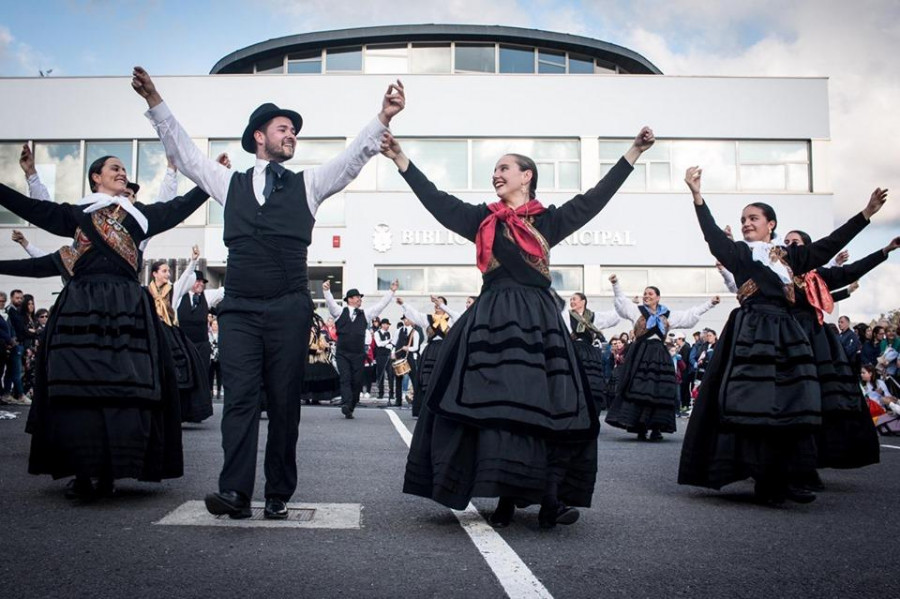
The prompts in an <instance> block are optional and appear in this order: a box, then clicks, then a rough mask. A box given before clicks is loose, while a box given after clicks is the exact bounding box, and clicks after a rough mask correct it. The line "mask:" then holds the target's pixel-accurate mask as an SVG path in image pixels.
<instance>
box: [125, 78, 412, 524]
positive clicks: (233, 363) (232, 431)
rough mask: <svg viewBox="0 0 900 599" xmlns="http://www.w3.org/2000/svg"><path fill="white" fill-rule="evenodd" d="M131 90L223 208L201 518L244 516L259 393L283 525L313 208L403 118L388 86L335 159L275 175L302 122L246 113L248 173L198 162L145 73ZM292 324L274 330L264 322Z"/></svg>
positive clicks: (265, 109)
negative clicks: (224, 265) (214, 457)
mask: <svg viewBox="0 0 900 599" xmlns="http://www.w3.org/2000/svg"><path fill="white" fill-rule="evenodd" d="M131 85H132V87H133V88H134V90H135V91H136V92H137V93H138V94H139V95H140V96H141V97H143V98H145V99H146V100H147V105H148V106H149V108H150V110H148V111H147V117H148V118H149V119H150V122H151V123H152V124H153V126H154V128H155V129H156V131H157V133H158V135H159V138H160V141H162V143H163V146H164V147H165V150H166V155H167V156H171V157H172V159H173V160H174V162H175V164H176V166H177V167H178V170H180V171H181V172H182V174H184V175H185V176H186V177H187V178H188V179H190V180H192V181H193V182H195V183H196V184H197V185H199V186H200V187H201V188H203V189H204V190H205V191H207V192H208V193H209V195H210V196H212V197H213V198H214V199H215V200H216V201H217V202H219V203H220V204H222V205H223V206H224V242H225V245H226V247H228V270H227V272H226V280H227V281H228V285H227V291H226V294H225V299H224V300H223V301H222V303H221V304H220V306H219V349H220V350H221V354H220V364H221V367H222V375H223V381H224V383H225V409H224V412H223V414H222V447H223V449H224V452H225V463H224V465H223V467H222V473H221V474H220V476H219V491H218V492H216V493H211V494H210V495H207V496H206V508H207V509H208V510H209V511H210V513H212V514H217V515H218V514H228V515H229V516H230V517H232V518H247V517H249V516H250V515H251V512H250V498H251V497H252V496H253V486H254V482H255V478H256V452H257V440H258V432H259V397H260V389H261V388H262V386H263V383H265V390H266V397H267V400H268V416H269V437H268V442H267V445H266V458H265V475H266V487H265V497H266V508H265V517H267V518H274V519H283V518H287V514H288V512H287V505H286V502H287V501H288V500H289V499H290V497H291V496H292V495H293V493H294V491H295V490H296V487H297V462H296V453H297V428H298V426H299V423H300V401H299V399H300V392H301V385H302V382H303V369H304V367H305V365H306V359H307V351H308V341H309V339H308V338H307V336H306V335H298V334H297V331H307V330H309V327H310V325H311V322H312V309H313V305H312V299H311V298H310V295H309V271H308V268H307V263H306V255H307V249H308V248H309V244H310V242H311V241H312V230H313V224H314V223H315V215H316V210H317V209H318V207H319V205H320V204H321V203H322V202H323V201H324V200H325V199H326V198H328V197H329V196H331V195H333V194H335V193H337V192H339V191H341V190H342V189H343V188H344V187H346V186H347V184H349V183H350V181H352V180H353V179H354V178H355V177H356V175H357V174H359V172H360V170H361V169H362V167H363V166H364V165H365V164H366V162H367V161H368V160H369V159H370V158H372V157H373V156H375V155H376V154H378V153H379V152H380V149H381V138H382V136H383V135H384V134H385V133H386V132H388V129H387V127H388V125H389V124H390V121H391V118H393V117H394V115H396V114H397V113H398V112H400V111H401V110H402V109H403V106H404V103H405V97H404V94H403V86H402V85H401V84H400V82H399V81H398V82H397V84H396V85H394V84H392V85H390V86H389V87H388V90H387V93H385V95H384V98H383V100H382V105H381V112H380V113H379V114H378V116H377V118H375V119H373V120H372V121H371V122H370V123H369V124H368V125H367V126H366V127H365V128H364V129H363V130H362V131H361V132H360V133H359V134H358V135H357V136H356V138H355V139H354V140H353V142H352V143H351V144H350V145H349V146H348V147H347V148H346V149H345V150H344V151H343V152H342V153H341V154H339V155H338V156H337V157H336V158H334V159H332V160H330V161H329V162H326V163H325V164H323V165H321V166H318V167H315V168H309V169H306V170H305V171H303V172H301V173H294V172H292V171H289V170H286V169H285V168H284V167H283V166H281V163H282V162H285V161H287V160H290V159H291V158H292V157H293V156H294V148H295V147H296V144H297V132H298V131H299V130H300V127H301V126H302V124H303V119H302V118H301V117H300V115H299V114H297V113H296V112H294V111H293V110H286V109H281V108H279V107H278V106H276V105H275V104H272V103H266V104H263V105H261V106H259V107H258V108H257V109H256V110H254V111H253V113H252V114H251V115H250V119H249V122H248V123H247V127H246V129H245V130H244V134H243V136H242V137H241V146H242V147H243V148H244V149H245V150H246V151H248V152H250V153H252V154H255V155H256V165H255V166H254V167H253V168H251V169H249V170H248V171H246V172H233V171H230V170H228V169H227V168H225V167H224V166H222V165H219V164H217V163H216V162H215V161H214V160H211V159H210V158H208V157H207V156H205V155H204V153H203V152H201V151H200V149H199V148H198V147H197V146H196V145H195V144H194V142H193V141H192V140H191V138H190V136H189V135H188V134H187V132H186V131H185V130H184V129H183V128H182V127H181V125H180V124H179V123H178V121H177V120H176V119H175V117H174V116H173V115H172V113H171V111H170V110H169V108H168V106H167V105H166V104H165V103H164V102H163V100H162V97H161V96H160V94H159V92H157V90H156V86H155V85H154V84H153V81H152V80H151V79H150V76H149V75H148V74H147V72H146V71H145V70H144V69H142V68H140V67H135V69H134V73H133V78H132V83H131ZM273 322H274V323H284V322H291V323H294V325H295V326H290V327H276V326H272V323H273Z"/></svg>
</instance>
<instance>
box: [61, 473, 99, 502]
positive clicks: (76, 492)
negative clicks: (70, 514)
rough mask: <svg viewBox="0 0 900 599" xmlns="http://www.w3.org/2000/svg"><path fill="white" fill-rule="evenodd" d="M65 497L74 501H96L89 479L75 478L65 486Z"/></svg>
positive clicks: (95, 494)
mask: <svg viewBox="0 0 900 599" xmlns="http://www.w3.org/2000/svg"><path fill="white" fill-rule="evenodd" d="M65 497H66V499H71V500H74V501H93V500H95V499H97V491H96V489H94V485H93V483H91V479H90V478H86V477H80V476H76V477H75V478H74V479H72V480H70V481H69V484H67V485H66V492H65Z"/></svg>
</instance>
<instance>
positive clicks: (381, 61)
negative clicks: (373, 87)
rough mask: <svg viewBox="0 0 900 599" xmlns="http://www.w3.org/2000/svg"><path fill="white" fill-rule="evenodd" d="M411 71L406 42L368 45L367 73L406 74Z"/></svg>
mask: <svg viewBox="0 0 900 599" xmlns="http://www.w3.org/2000/svg"><path fill="white" fill-rule="evenodd" d="M408 72H409V52H408V50H407V47H406V44H403V45H396V44H393V45H385V46H366V73H379V74H385V73H390V74H400V75H402V74H405V73H408Z"/></svg>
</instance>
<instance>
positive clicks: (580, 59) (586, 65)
mask: <svg viewBox="0 0 900 599" xmlns="http://www.w3.org/2000/svg"><path fill="white" fill-rule="evenodd" d="M569 72H570V73H575V74H586V73H593V72H594V59H593V58H591V57H589V56H580V55H578V54H569Z"/></svg>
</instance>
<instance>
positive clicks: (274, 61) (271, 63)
mask: <svg viewBox="0 0 900 599" xmlns="http://www.w3.org/2000/svg"><path fill="white" fill-rule="evenodd" d="M256 72H257V73H283V72H284V56H274V57H272V58H266V59H263V60H260V61H258V62H257V63H256Z"/></svg>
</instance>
